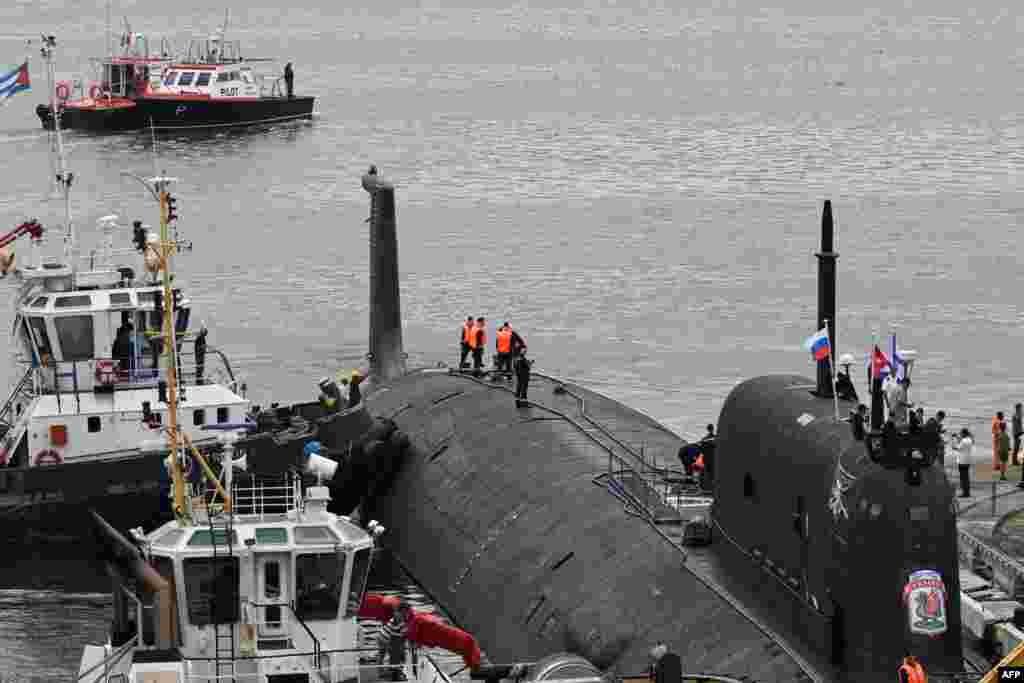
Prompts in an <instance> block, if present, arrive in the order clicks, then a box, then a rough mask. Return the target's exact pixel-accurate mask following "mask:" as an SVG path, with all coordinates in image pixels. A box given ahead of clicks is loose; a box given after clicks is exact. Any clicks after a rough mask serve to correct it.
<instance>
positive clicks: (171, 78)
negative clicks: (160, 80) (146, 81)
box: [164, 71, 178, 85]
mask: <svg viewBox="0 0 1024 683" xmlns="http://www.w3.org/2000/svg"><path fill="white" fill-rule="evenodd" d="M177 77H178V72H177V71H172V72H171V73H169V74H167V76H166V77H164V85H174V79H176V78H177Z"/></svg>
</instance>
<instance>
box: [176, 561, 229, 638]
mask: <svg viewBox="0 0 1024 683" xmlns="http://www.w3.org/2000/svg"><path fill="white" fill-rule="evenodd" d="M184 575H185V600H186V601H187V602H188V620H189V621H190V622H191V623H192V624H193V625H194V626H206V625H207V624H212V623H214V621H216V622H217V623H221V624H227V623H234V622H236V621H238V558H237V557H218V558H217V559H216V562H215V561H214V559H213V558H212V557H193V558H189V559H186V560H185V562H184Z"/></svg>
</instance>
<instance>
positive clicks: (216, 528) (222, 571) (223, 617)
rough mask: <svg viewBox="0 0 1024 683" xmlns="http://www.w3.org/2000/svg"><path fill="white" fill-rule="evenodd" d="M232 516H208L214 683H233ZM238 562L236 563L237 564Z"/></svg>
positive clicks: (235, 608) (235, 587) (235, 593)
mask: <svg viewBox="0 0 1024 683" xmlns="http://www.w3.org/2000/svg"><path fill="white" fill-rule="evenodd" d="M232 518H233V515H232V514H231V513H227V514H224V515H213V514H210V515H209V524H210V547H211V548H212V549H213V562H212V563H211V565H210V566H211V568H212V569H211V571H212V572H213V598H212V599H211V601H210V608H211V617H212V618H211V621H212V623H213V639H214V643H213V674H214V676H215V678H214V681H215V683H227V682H228V681H230V682H231V683H235V681H236V678H235V677H236V671H235V652H236V643H235V624H236V622H237V621H238V618H237V617H238V609H239V604H238V600H239V596H238V581H239V567H238V565H237V564H232V559H234V558H235V549H234V539H233V536H234V528H233V524H232V523H231V520H232ZM236 561H237V560H236Z"/></svg>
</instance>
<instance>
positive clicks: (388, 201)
mask: <svg viewBox="0 0 1024 683" xmlns="http://www.w3.org/2000/svg"><path fill="white" fill-rule="evenodd" d="M363 189H364V190H366V191H367V192H369V193H370V352H369V355H368V358H369V360H370V375H371V377H374V378H376V379H377V381H381V380H389V379H395V378H397V377H401V376H402V375H404V374H405V354H404V352H403V351H402V312H401V306H400V296H399V287H398V237H397V231H396V224H395V188H394V186H393V185H392V184H391V183H389V182H388V181H386V180H383V179H381V178H379V177H378V174H377V167H376V166H371V167H370V170H369V171H367V172H366V173H365V174H364V175H363Z"/></svg>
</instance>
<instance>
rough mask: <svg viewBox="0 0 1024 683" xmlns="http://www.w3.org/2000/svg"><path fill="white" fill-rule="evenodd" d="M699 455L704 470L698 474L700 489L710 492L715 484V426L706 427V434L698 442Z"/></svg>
mask: <svg viewBox="0 0 1024 683" xmlns="http://www.w3.org/2000/svg"><path fill="white" fill-rule="evenodd" d="M700 454H701V455H702V456H703V460H704V469H702V470H701V472H700V487H701V489H703V490H705V491H710V490H711V488H712V486H713V485H714V482H715V425H712V424H709V425H708V433H707V434H705V435H704V438H703V439H701V440H700Z"/></svg>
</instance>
